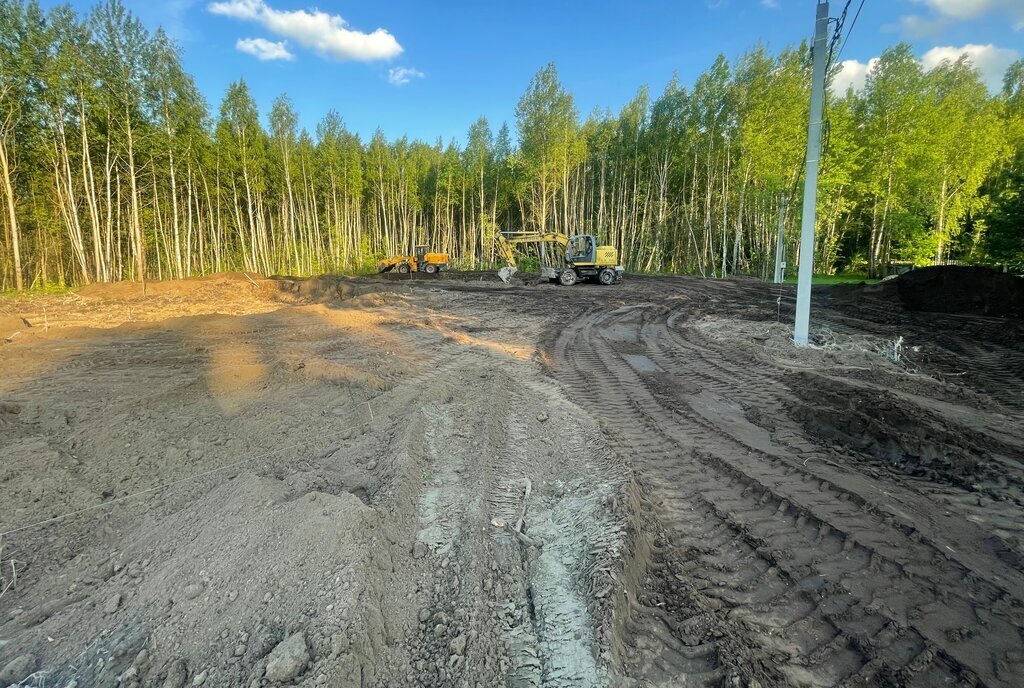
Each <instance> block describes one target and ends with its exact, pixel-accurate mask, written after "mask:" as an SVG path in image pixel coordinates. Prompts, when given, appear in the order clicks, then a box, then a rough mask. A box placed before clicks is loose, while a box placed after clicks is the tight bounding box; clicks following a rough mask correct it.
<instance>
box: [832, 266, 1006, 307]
mask: <svg viewBox="0 0 1024 688" xmlns="http://www.w3.org/2000/svg"><path fill="white" fill-rule="evenodd" d="M852 291H853V292H854V293H855V294H864V295H871V296H875V297H878V298H883V299H894V300H895V299H899V300H900V301H901V302H902V304H903V306H904V308H906V309H908V310H912V311H928V312H932V313H964V314H971V315H988V316H996V317H1004V318H1021V317H1024V278H1021V277H1018V276H1016V275H1011V274H1009V273H1004V272H997V271H996V270H992V269H991V268H986V267H978V266H968V265H942V266H936V267H930V268H920V269H917V270H911V271H910V272H908V273H905V274H903V275H900V276H899V277H897V278H896V279H891V280H886V281H884V282H880V283H878V284H872V285H869V286H865V287H856V288H854V289H853V290H852ZM854 293H851V294H850V295H851V296H853V295H854Z"/></svg>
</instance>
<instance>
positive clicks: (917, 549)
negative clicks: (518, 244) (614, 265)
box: [0, 268, 1024, 688]
mask: <svg viewBox="0 0 1024 688" xmlns="http://www.w3.org/2000/svg"><path fill="white" fill-rule="evenodd" d="M950 270H952V271H954V272H955V271H956V270H958V269H957V268H941V269H931V270H919V271H914V272H913V273H910V274H908V275H905V276H902V277H900V278H897V279H893V280H887V281H884V282H881V283H879V284H875V285H840V286H833V287H816V288H815V291H814V299H815V310H814V311H813V316H812V317H813V320H812V345H811V346H809V347H806V348H797V347H794V346H793V344H792V341H791V325H790V323H791V322H792V318H793V308H794V294H795V290H794V288H793V287H792V286H788V285H785V286H780V285H769V284H764V283H762V282H759V281H755V280H751V279H744V278H737V279H728V280H702V279H695V278H686V277H644V276H634V275H627V276H626V277H625V279H623V280H622V281H621V282H620V283H617V284H612V285H602V284H598V283H596V282H595V283H581V284H576V285H574V286H572V287H565V286H560V285H558V284H552V283H550V282H549V280H548V279H543V278H540V277H534V276H531V275H523V274H522V273H520V274H517V275H514V276H512V277H511V278H510V280H509V281H510V283H509V284H505V283H503V282H502V281H500V280H499V279H498V278H497V277H496V276H495V275H494V273H461V272H446V273H442V274H441V275H440V276H438V275H436V274H432V275H425V274H418V273H415V272H413V273H404V274H403V273H399V272H392V273H388V274H383V275H379V276H374V277H360V278H342V277H331V276H325V277H318V278H309V279H297V278H296V279H289V278H276V279H268V278H263V277H260V276H259V275H256V274H254V273H245V274H243V273H225V274H219V275H214V276H211V277H208V278H204V279H194V280H181V281H166V282H148V283H147V284H146V285H145V286H143V285H142V284H140V283H117V284H109V285H93V286H89V287H85V288H82V289H79V290H77V291H75V292H70V293H66V294H57V295H49V296H44V295H36V296H26V297H19V298H11V299H7V300H5V301H3V302H2V303H0V325H2V332H0V335H2V337H3V344H2V345H0V455H2V456H3V461H2V463H0V495H2V504H0V532H2V533H3V536H2V540H0V546H2V550H0V559H2V561H0V591H2V593H0V594H2V596H0V659H2V660H3V661H2V662H0V685H3V686H7V685H9V684H19V685H22V686H48V687H49V686H57V687H65V686H77V687H78V688H84V687H86V686H164V687H168V688H172V687H176V688H181V687H182V686H198V685H207V686H253V687H255V686H271V685H295V686H321V685H328V686H399V685H418V686H729V687H734V686H735V687H739V686H750V687H753V686H761V687H767V686H809V687H816V686H920V687H922V688H923V687H933V686H961V685H963V686H1006V687H1010V686H1016V685H1020V681H1021V676H1022V675H1024V651H1022V630H1024V609H1022V600H1024V569H1022V555H1024V544H1022V541H1021V533H1022V529H1024V495H1022V485H1024V466H1022V464H1021V456H1022V455H1024V423H1022V419H1024V415H1022V414H1024V349H1022V342H1024V337H1022V334H1024V327H1022V324H1021V319H1020V315H1021V309H1022V304H1024V301H1022V298H1021V288H1020V279H1019V278H1016V277H1011V276H1008V275H999V274H998V273H993V272H989V271H984V270H982V271H970V270H967V269H963V270H967V272H961V273H960V274H959V275H953V276H952V277H951V276H950V274H951V273H950V272H949V271H950ZM965 285H966V286H965Z"/></svg>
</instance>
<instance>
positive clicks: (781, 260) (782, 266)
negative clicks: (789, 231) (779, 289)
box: [775, 194, 786, 284]
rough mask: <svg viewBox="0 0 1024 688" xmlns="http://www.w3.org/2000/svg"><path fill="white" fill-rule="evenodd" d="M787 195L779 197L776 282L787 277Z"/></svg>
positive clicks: (780, 281)
mask: <svg viewBox="0 0 1024 688" xmlns="http://www.w3.org/2000/svg"><path fill="white" fill-rule="evenodd" d="M785 220H786V195H785V194H783V195H782V196H781V197H779V237H778V239H776V241H775V284H782V280H784V279H785V278H786V263H785V260H786V232H785V231H784V229H785V228H784V224H785Z"/></svg>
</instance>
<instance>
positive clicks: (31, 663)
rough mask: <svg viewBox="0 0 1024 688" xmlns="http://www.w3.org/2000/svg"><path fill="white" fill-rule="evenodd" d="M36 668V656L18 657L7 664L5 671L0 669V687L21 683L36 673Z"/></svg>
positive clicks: (25, 655)
mask: <svg viewBox="0 0 1024 688" xmlns="http://www.w3.org/2000/svg"><path fill="white" fill-rule="evenodd" d="M35 668H36V658H35V655H29V654H24V655H18V656H17V657H15V658H14V659H12V660H11V661H9V662H7V664H5V665H4V668H3V669H0V686H7V685H10V684H12V683H18V682H20V681H21V680H22V679H23V678H25V677H26V676H28V675H29V674H31V673H32V672H33V671H35Z"/></svg>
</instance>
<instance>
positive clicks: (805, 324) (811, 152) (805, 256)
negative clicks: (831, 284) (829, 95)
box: [793, 2, 828, 346]
mask: <svg viewBox="0 0 1024 688" xmlns="http://www.w3.org/2000/svg"><path fill="white" fill-rule="evenodd" d="M827 37H828V3H827V2H819V3H818V16H817V19H816V20H815V22H814V47H813V49H812V51H813V57H814V71H813V74H812V76H811V116H810V120H809V122H808V124H807V170H806V171H805V172H804V210H803V217H802V220H801V222H800V273H799V277H798V278H797V285H796V323H795V324H794V326H793V341H794V342H796V345H797V346H807V331H808V329H809V327H810V320H811V279H812V277H813V276H814V213H815V211H816V210H817V204H818V163H819V162H820V158H821V110H822V105H823V103H824V100H825V53H826V51H827V49H828V48H827V45H826V44H827V42H828V39H827Z"/></svg>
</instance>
